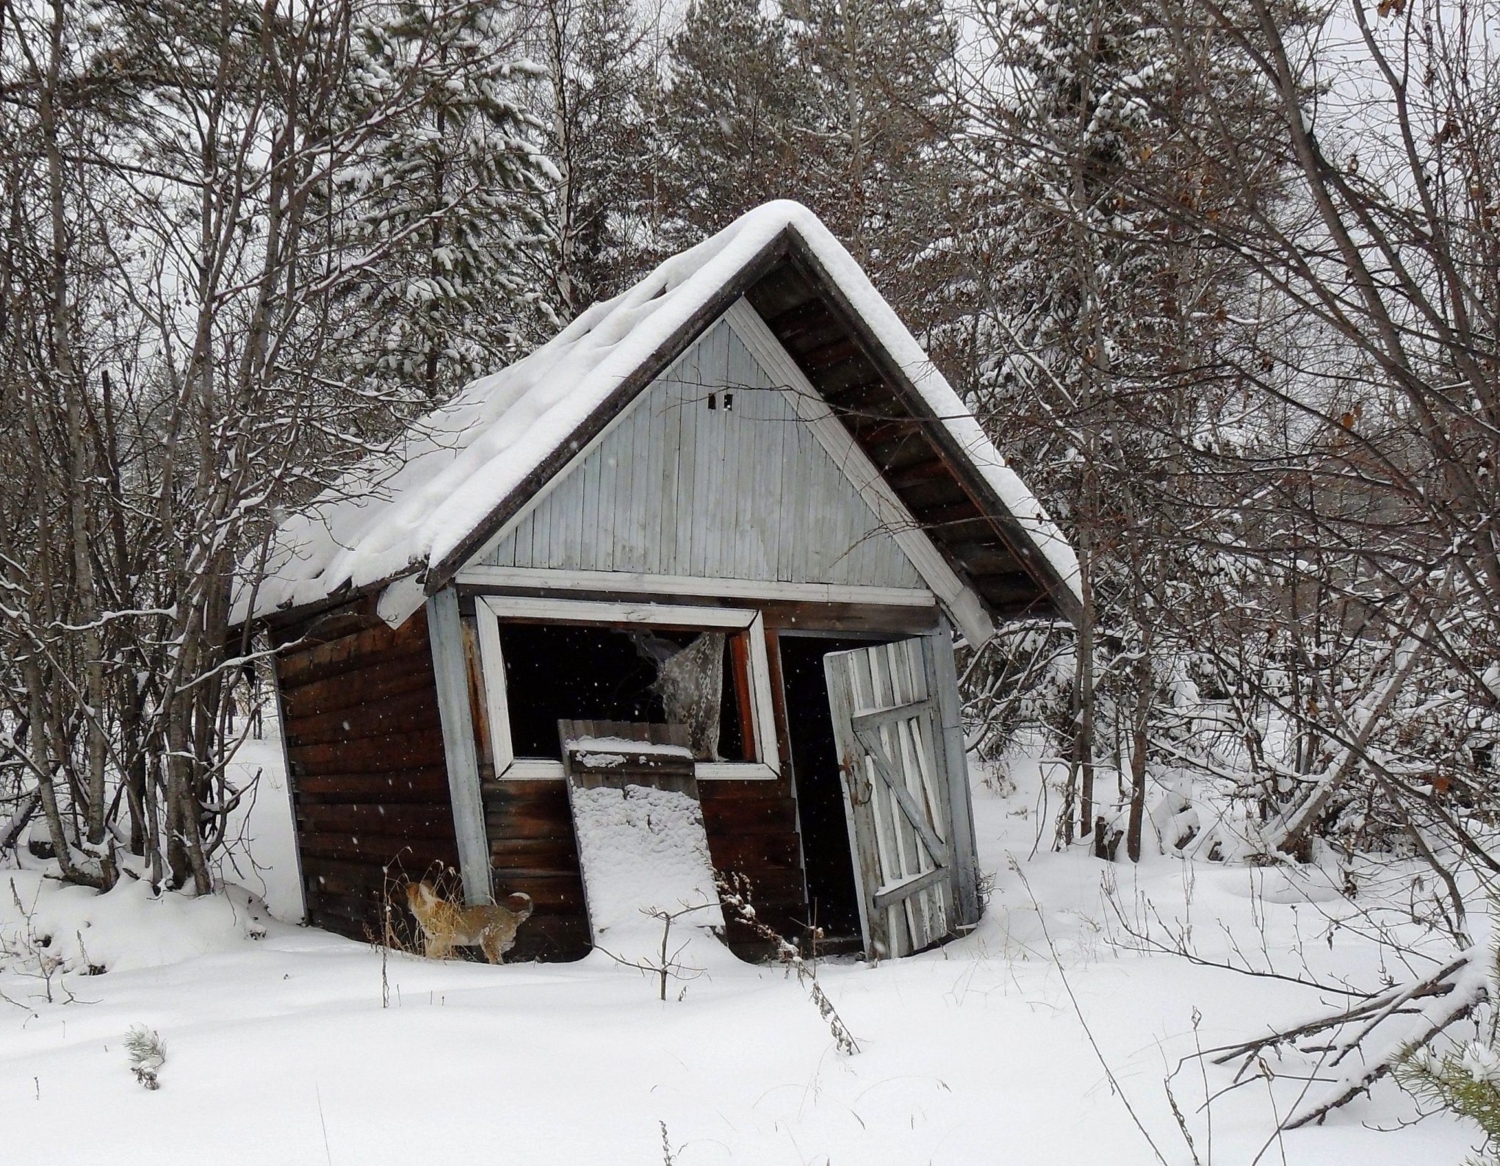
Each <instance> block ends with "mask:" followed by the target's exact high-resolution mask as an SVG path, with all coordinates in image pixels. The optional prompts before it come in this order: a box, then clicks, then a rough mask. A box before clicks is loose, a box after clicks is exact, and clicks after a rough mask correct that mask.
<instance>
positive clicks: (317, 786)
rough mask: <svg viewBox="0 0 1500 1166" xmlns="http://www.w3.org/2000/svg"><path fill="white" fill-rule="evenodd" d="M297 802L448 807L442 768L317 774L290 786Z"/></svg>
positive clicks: (446, 779)
mask: <svg viewBox="0 0 1500 1166" xmlns="http://www.w3.org/2000/svg"><path fill="white" fill-rule="evenodd" d="M293 788H294V789H295V791H296V795H297V800H298V801H299V802H301V803H307V804H309V805H311V804H316V803H319V802H380V803H384V804H390V803H396V802H428V803H431V804H433V805H441V806H443V807H445V808H446V807H447V806H448V775H447V773H446V772H444V770H443V767H442V766H441V765H429V766H424V767H421V768H415V769H397V770H387V771H384V772H378V773H319V774H313V775H308V776H303V777H298V778H296V779H295V780H294V782H293Z"/></svg>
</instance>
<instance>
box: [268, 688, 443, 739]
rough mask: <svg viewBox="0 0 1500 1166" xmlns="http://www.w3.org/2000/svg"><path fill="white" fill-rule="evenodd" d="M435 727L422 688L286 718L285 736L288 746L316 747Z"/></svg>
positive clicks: (432, 704)
mask: <svg viewBox="0 0 1500 1166" xmlns="http://www.w3.org/2000/svg"><path fill="white" fill-rule="evenodd" d="M299 712H300V710H299ZM437 725H438V709H437V700H436V699H435V698H434V696H433V694H432V693H431V692H430V691H428V690H426V689H425V688H415V689H411V690H408V691H406V692H399V693H396V694H395V695H394V696H384V697H377V698H374V699H371V700H367V701H364V702H363V703H361V704H358V705H355V706H352V707H348V708H343V709H336V710H333V711H330V712H323V713H316V714H311V715H288V716H287V718H286V724H285V732H286V737H287V741H288V742H289V743H294V744H298V745H318V744H324V743H326V742H328V741H335V740H340V739H342V738H346V737H348V736H350V735H351V734H354V733H357V734H359V735H361V736H366V737H368V736H376V735H379V734H381V733H397V732H411V731H412V730H414V729H430V728H433V727H434V726H437Z"/></svg>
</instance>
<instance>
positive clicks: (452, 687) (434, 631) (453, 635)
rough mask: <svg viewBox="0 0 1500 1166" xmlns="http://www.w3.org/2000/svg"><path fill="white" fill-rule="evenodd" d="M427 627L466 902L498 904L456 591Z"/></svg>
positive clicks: (443, 598)
mask: <svg viewBox="0 0 1500 1166" xmlns="http://www.w3.org/2000/svg"><path fill="white" fill-rule="evenodd" d="M427 628H428V635H429V637H430V639H431V641H432V669H433V672H434V674H435V676H436V680H437V700H438V714H439V716H440V717H441V718H442V723H443V756H444V760H445V764H446V766H447V770H448V794H449V797H450V799H451V800H452V803H453V833H454V836H455V838H456V839H457V842H458V865H459V872H460V874H461V875H462V876H463V883H464V898H465V899H466V900H467V901H468V902H470V903H490V902H493V901H494V889H493V886H492V884H491V881H490V844H489V837H488V835H487V833H486V831H485V826H484V802H483V799H482V798H481V796H480V792H479V757H478V754H477V753H476V752H475V748H474V723H473V718H472V714H471V712H470V706H469V672H468V667H467V664H466V663H465V660H464V639H463V627H462V625H461V623H460V622H459V614H458V592H456V591H455V590H454V589H453V588H452V587H451V586H449V587H445V588H443V590H441V591H439V592H438V593H437V594H435V595H433V596H431V597H430V598H429V599H428V600H427Z"/></svg>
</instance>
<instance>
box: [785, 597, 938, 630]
mask: <svg viewBox="0 0 1500 1166" xmlns="http://www.w3.org/2000/svg"><path fill="white" fill-rule="evenodd" d="M761 615H762V618H763V619H764V620H765V624H766V627H767V628H777V629H782V630H788V631H808V632H813V631H816V632H837V633H854V634H860V633H871V634H876V635H881V634H889V635H892V636H896V635H918V634H920V633H922V632H926V631H931V630H932V629H933V628H935V627H937V625H938V609H937V607H936V606H933V607H915V606H912V607H908V606H905V605H901V606H896V605H892V606H889V607H876V606H873V605H871V604H862V603H861V604H855V603H811V602H802V603H786V602H766V603H764V604H762V605H761Z"/></svg>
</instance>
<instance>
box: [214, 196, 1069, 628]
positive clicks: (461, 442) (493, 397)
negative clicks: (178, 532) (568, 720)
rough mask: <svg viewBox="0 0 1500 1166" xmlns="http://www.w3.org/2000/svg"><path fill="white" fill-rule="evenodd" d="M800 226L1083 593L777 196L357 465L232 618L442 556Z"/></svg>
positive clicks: (917, 372) (289, 526) (957, 420)
mask: <svg viewBox="0 0 1500 1166" xmlns="http://www.w3.org/2000/svg"><path fill="white" fill-rule="evenodd" d="M789 228H790V229H791V230H792V231H794V232H795V234H796V236H797V237H798V239H799V241H800V242H801V243H802V244H803V246H804V247H805V248H806V249H807V251H808V253H809V254H810V255H811V257H812V258H813V259H815V260H816V262H817V263H818V264H819V266H820V267H822V268H823V271H824V274H825V275H826V277H827V278H828V279H829V280H830V281H832V283H833V284H834V285H835V287H836V288H837V290H838V291H839V292H840V293H841V294H842V295H843V296H844V298H845V299H846V300H847V301H848V303H849V305H850V307H851V308H852V309H853V310H854V312H855V313H856V314H857V315H858V316H859V318H860V319H861V321H862V322H863V323H864V325H865V326H866V327H867V328H869V329H870V331H871V332H872V333H873V334H874V336H875V339H876V340H877V342H878V343H880V344H881V346H882V347H884V348H885V350H886V352H887V353H888V354H889V356H890V357H891V359H892V360H893V361H894V362H895V363H896V364H897V365H898V366H899V367H900V368H901V370H902V372H903V373H904V374H905V375H906V377H907V379H908V380H909V381H910V382H911V384H912V385H913V387H914V388H915V389H916V391H917V392H918V394H919V395H920V396H921V397H922V399H923V401H924V402H925V403H926V404H927V405H928V407H929V408H930V409H932V411H933V414H934V415H935V416H936V417H937V418H939V419H940V420H941V422H942V424H943V425H944V427H945V428H946V429H947V431H948V432H949V434H950V435H951V436H952V437H953V439H954V440H955V442H956V443H957V445H958V446H959V448H960V449H961V450H962V452H963V453H964V454H965V455H966V456H967V457H968V458H969V460H970V462H971V464H972V465H973V466H974V468H975V469H976V470H977V471H978V472H979V473H980V474H981V476H982V477H983V478H984V480H985V482H986V483H987V484H988V485H989V487H990V488H991V489H993V490H994V491H995V494H996V495H997V497H998V498H999V499H1000V501H1001V503H1002V504H1003V505H1004V506H1005V508H1006V509H1007V510H1008V511H1009V512H1010V513H1011V515H1012V516H1013V517H1014V518H1015V520H1016V522H1017V523H1018V525H1020V526H1021V528H1022V530H1023V531H1024V532H1025V533H1026V535H1027V537H1028V538H1030V540H1031V541H1032V543H1033V545H1034V546H1035V547H1036V548H1037V550H1038V551H1039V552H1040V553H1041V554H1042V555H1043V556H1044V557H1045V558H1046V560H1047V562H1048V564H1049V565H1050V566H1051V568H1052V570H1053V571H1054V572H1055V573H1056V575H1057V576H1058V578H1059V579H1060V580H1061V581H1062V582H1063V583H1064V584H1065V585H1066V586H1067V587H1068V588H1069V589H1070V590H1071V591H1072V592H1073V594H1074V597H1075V598H1077V597H1078V596H1079V574H1078V562H1077V559H1076V557H1075V556H1074V554H1073V550H1072V548H1071V547H1070V546H1069V545H1068V543H1067V541H1066V540H1065V539H1064V537H1063V535H1062V533H1061V532H1060V531H1059V530H1058V529H1057V527H1056V525H1055V524H1054V523H1053V522H1052V520H1051V518H1050V517H1049V516H1048V515H1047V513H1046V511H1045V509H1044V508H1043V507H1042V505H1041V503H1040V502H1039V501H1038V500H1037V498H1036V497H1035V495H1034V494H1032V492H1031V491H1030V490H1029V489H1028V488H1027V487H1026V485H1025V484H1024V483H1023V482H1022V481H1021V479H1020V478H1019V477H1018V476H1017V475H1016V474H1015V472H1014V471H1012V470H1011V469H1010V468H1009V467H1008V466H1007V465H1006V463H1005V460H1004V458H1003V457H1001V455H1000V453H999V451H998V450H996V448H995V446H994V444H993V443H992V442H991V441H990V439H989V438H988V437H987V436H986V435H985V433H984V431H983V430H982V429H981V427H980V425H979V423H978V421H977V420H976V419H975V418H974V416H973V415H972V414H971V413H970V412H969V411H968V409H967V408H965V407H964V405H963V403H962V401H961V400H960V399H959V397H958V394H957V393H956V392H954V390H953V388H952V387H951V386H950V385H949V384H948V382H947V380H946V379H945V378H944V377H943V376H942V374H941V373H940V372H939V371H938V369H937V367H936V366H935V365H934V364H933V362H932V361H931V359H930V358H929V357H928V356H927V354H926V352H924V351H923V349H922V347H921V345H920V344H918V343H917V341H916V338H915V337H913V336H912V334H911V333H910V332H909V331H908V330H907V328H906V326H905V325H904V324H902V323H901V321H900V319H899V318H898V317H897V316H896V313H895V311H894V310H893V309H892V308H891V307H890V305H889V304H887V303H886V302H885V300H884V298H883V297H882V296H881V295H880V294H879V293H878V292H877V291H876V290H875V288H874V286H873V284H871V283H870V281H869V278H868V277H867V276H866V275H865V273H864V271H863V270H862V269H861V268H860V266H859V264H858V263H856V262H855V260H854V258H853V257H852V256H851V255H850V254H849V252H848V251H846V250H845V249H844V247H843V245H842V244H840V243H839V242H838V240H837V239H835V238H834V236H833V235H832V233H831V232H829V230H828V229H827V228H826V227H825V226H824V225H823V223H822V222H821V221H820V220H819V219H818V218H817V216H816V215H814V214H813V213H812V212H811V211H810V210H808V209H807V208H806V207H804V206H802V205H801V204H800V203H795V202H790V201H778V202H771V203H766V204H765V205H763V206H760V207H757V208H756V209H754V210H752V211H749V212H747V213H746V214H744V215H742V216H741V217H740V218H739V219H737V220H735V222H734V223H732V224H730V225H729V226H728V227H726V228H725V229H724V230H722V231H720V232H719V233H718V234H716V235H713V236H711V237H710V238H709V239H706V240H705V241H704V242H702V243H699V244H698V245H697V246H695V247H693V248H691V249H689V250H687V251H684V252H681V253H680V254H678V255H675V256H673V257H672V258H670V259H667V260H666V261H665V262H663V263H661V264H660V265H659V266H658V267H657V268H656V269H655V270H653V271H652V272H651V273H650V274H649V275H647V276H646V277H645V278H644V279H642V280H641V281H640V282H638V283H637V284H635V285H634V286H633V287H631V288H630V289H629V290H627V291H625V292H623V293H622V294H621V295H619V296H616V297H615V298H614V299H611V300H608V301H605V302H602V303H599V304H595V305H593V306H592V307H590V308H589V309H587V310H586V311H585V312H583V313H582V314H581V315H579V316H578V317H577V318H576V319H575V320H573V321H572V322H571V323H570V324H569V325H568V326H567V327H565V328H564V329H563V330H562V331H561V332H559V333H558V334H557V335H556V336H555V337H553V338H552V339H551V340H550V341H548V342H547V343H546V344H544V345H542V346H541V347H540V348H538V349H536V350H535V351H534V352H532V353H531V354H529V355H528V356H526V357H524V358H522V359H521V360H519V361H516V362H514V363H513V364H511V365H508V366H507V367H506V368H504V369H502V370H500V371H499V372H497V373H493V374H490V375H489V376H485V377H481V378H479V379H477V380H475V381H472V382H471V383H470V384H468V385H466V386H465V387H464V388H463V389H462V390H460V391H459V392H458V394H456V395H455V397H454V398H453V399H452V400H451V401H450V402H448V403H447V404H446V405H444V406H442V407H440V408H439V409H436V410H434V411H433V412H431V413H429V414H427V416H425V417H423V418H422V419H421V420H420V421H418V422H417V423H416V424H415V425H414V426H413V427H412V428H411V430H409V431H408V433H407V435H406V436H405V440H404V442H403V448H402V450H401V451H400V452H399V453H396V452H392V453H389V454H384V455H374V456H372V457H370V458H367V459H366V460H365V462H362V463H361V464H360V465H359V466H357V467H355V469H353V470H352V471H350V472H349V473H348V474H346V475H345V476H344V477H343V478H342V479H341V480H340V482H339V484H338V485H337V486H336V487H335V488H333V489H331V490H329V491H327V492H325V493H324V494H323V495H321V496H320V497H319V498H318V500H316V501H315V502H314V503H313V504H312V505H311V506H310V507H309V508H308V509H307V511H305V512H302V513H299V514H297V515H294V516H292V517H291V518H289V519H287V520H286V521H285V522H283V523H282V525H281V526H280V528H278V531H277V534H276V539H275V545H274V548H273V551H272V557H271V561H270V562H271V566H270V568H269V569H268V571H267V574H266V577H265V579H264V580H263V582H262V584H261V586H260V587H259V588H258V589H257V591H256V593H255V597H254V598H255V603H254V609H253V611H251V610H248V607H249V605H248V596H247V595H246V594H245V593H244V592H243V590H242V589H241V588H239V587H237V588H236V596H235V603H234V611H233V615H232V618H233V619H234V620H235V621H236V622H239V621H240V620H243V619H244V618H246V617H247V616H248V617H251V618H260V617H264V616H267V615H270V614H272V613H274V612H276V611H278V610H287V609H295V608H298V607H303V606H307V605H310V604H312V603H317V602H319V601H322V600H324V599H327V598H329V597H330V596H332V595H333V594H335V593H337V592H339V591H342V590H345V589H352V590H360V589H363V588H366V587H370V586H372V585H374V584H377V583H381V582H384V581H386V580H389V579H392V578H395V577H397V576H400V575H403V574H407V573H409V572H411V571H420V570H423V569H425V568H427V567H429V566H432V565H437V564H442V563H443V562H444V561H445V559H447V558H448V557H449V556H450V555H451V554H453V553H454V552H455V551H456V550H458V549H459V548H461V547H462V546H463V545H464V543H465V542H466V540H468V539H469V538H470V537H471V536H472V535H473V534H474V533H475V532H476V531H478V530H479V529H481V528H482V527H483V526H484V525H485V524H486V522H487V521H488V520H489V518H490V517H491V516H492V515H493V514H494V512H495V511H496V510H498V509H499V508H500V507H501V506H502V505H503V504H504V502H505V501H506V499H507V498H508V497H509V496H510V495H511V493H512V492H514V490H516V489H517V488H518V487H519V486H520V485H521V484H522V483H523V482H524V481H525V479H526V478H527V477H528V476H529V475H530V474H532V473H533V472H534V471H535V470H536V469H537V468H538V467H540V466H541V465H542V464H543V463H544V462H545V461H546V460H547V459H548V458H549V457H551V456H552V455H553V454H554V453H555V452H556V451H557V450H558V449H559V448H560V447H561V446H562V445H563V444H564V443H566V442H567V441H568V440H569V439H570V438H571V437H572V435H573V434H574V433H575V432H576V431H577V429H578V428H579V427H580V426H582V425H583V424H584V422H586V421H587V420H588V418H589V417H590V416H591V415H592V414H593V413H594V412H595V410H597V409H598V408H599V407H600V406H601V405H602V404H603V403H604V402H605V401H607V400H608V398H609V396H610V394H611V393H612V392H613V390H614V389H615V388H616V387H618V385H619V384H620V383H621V382H622V381H623V380H625V379H626V378H627V377H629V376H630V375H632V374H633V373H635V372H636V371H637V370H638V369H639V367H640V366H641V365H642V364H643V363H644V362H645V361H647V360H648V359H650V357H651V356H652V355H653V354H654V353H655V352H656V351H657V350H658V349H659V348H660V347H661V346H662V345H663V344H664V343H666V342H667V341H668V340H669V339H671V337H672V336H673V335H674V334H675V333H676V332H677V331H678V330H679V329H680V328H682V327H683V326H684V325H686V324H687V323H688V322H689V321H690V320H691V319H692V318H693V316H694V315H695V314H696V313H698V312H700V311H701V310H702V309H703V308H704V307H705V306H706V305H708V304H710V303H711V302H712V300H713V298H714V297H715V296H716V295H718V294H721V293H722V291H723V289H724V288H725V287H726V286H727V285H729V284H730V283H731V282H733V281H734V280H735V278H736V277H737V276H739V275H740V274H741V273H742V272H743V271H744V270H745V269H746V268H747V267H749V266H750V265H751V264H753V263H754V262H756V261H757V260H758V259H759V258H760V257H761V256H762V255H763V254H764V252H765V250H766V248H767V247H769V246H770V245H772V244H773V243H774V242H775V240H776V239H777V237H778V236H780V235H781V234H782V233H783V232H784V231H786V230H787V229H789Z"/></svg>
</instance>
